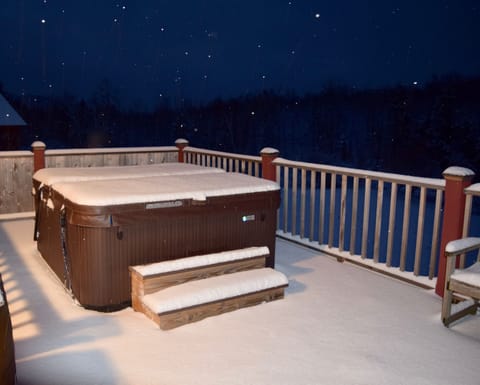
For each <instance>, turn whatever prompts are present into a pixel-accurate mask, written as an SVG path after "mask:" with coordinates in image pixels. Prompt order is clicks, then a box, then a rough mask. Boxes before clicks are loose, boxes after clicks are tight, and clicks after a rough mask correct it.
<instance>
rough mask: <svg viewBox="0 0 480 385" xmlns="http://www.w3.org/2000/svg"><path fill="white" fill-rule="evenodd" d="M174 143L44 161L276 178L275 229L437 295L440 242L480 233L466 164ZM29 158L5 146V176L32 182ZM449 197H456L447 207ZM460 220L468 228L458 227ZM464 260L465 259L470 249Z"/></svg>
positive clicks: (49, 154) (57, 154)
mask: <svg viewBox="0 0 480 385" xmlns="http://www.w3.org/2000/svg"><path fill="white" fill-rule="evenodd" d="M38 143H40V144H42V145H43V143H41V142H38ZM43 146H44V145H43ZM175 146H176V147H173V146H171V147H170V146H169V147H143V148H128V149H125V148H116V149H94V150H92V149H80V150H47V151H45V147H42V146H40V149H39V151H40V152H43V154H40V155H41V156H43V162H44V163H45V165H46V167H76V166H83V167H85V166H106V165H128V164H148V163H162V162H172V161H173V162H175V161H179V162H186V163H192V164H197V165H201V166H205V167H217V168H222V169H224V170H226V171H230V172H240V173H244V174H248V175H252V176H257V177H260V176H262V177H264V178H267V179H272V180H276V181H277V182H278V183H279V184H280V186H281V187H282V202H281V206H280V210H279V212H278V229H277V235H278V236H281V237H283V238H286V239H289V240H292V241H295V242H299V243H302V244H305V245H307V246H309V247H314V248H317V249H319V250H321V251H323V252H326V253H329V254H331V255H334V256H336V257H337V258H339V260H350V261H351V262H354V263H360V264H362V265H365V266H367V267H369V268H373V269H375V270H379V271H382V272H385V273H387V274H390V275H395V276H399V277H400V278H402V279H407V280H410V281H413V282H416V283H418V284H420V285H423V286H425V287H435V286H436V292H437V293H439V294H440V293H441V292H443V289H442V285H443V281H442V279H443V278H442V274H443V273H444V272H443V266H442V264H443V260H442V258H441V256H442V255H443V251H442V245H443V244H444V243H445V242H448V241H449V240H452V239H453V238H452V237H457V238H460V237H462V236H463V237H466V236H479V235H480V234H474V233H473V234H472V231H471V230H472V229H476V228H480V226H478V225H479V224H480V220H479V216H478V215H474V213H473V211H474V210H473V209H472V207H473V206H474V205H473V199H474V198H475V197H477V198H478V197H480V184H475V185H472V186H470V187H468V186H469V184H470V180H471V178H473V175H474V174H473V172H472V171H471V170H468V169H464V168H459V167H450V168H448V169H447V170H445V172H444V175H443V176H444V178H422V177H415V176H407V175H400V174H393V173H383V172H375V171H369V170H360V169H353V168H347V167H336V166H330V165H322V164H314V163H305V162H294V161H290V160H286V159H282V158H279V157H278V151H277V150H275V149H270V148H265V149H263V150H262V152H261V156H249V155H242V154H235V153H228V152H222V151H212V150H207V149H201V148H195V147H190V146H189V143H188V141H187V140H185V139H179V140H177V141H176V142H175ZM33 150H34V151H33V152H35V148H34V149H33ZM32 155H33V154H32V153H30V152H25V151H22V152H14V153H11V152H8V153H6V152H4V153H3V157H2V153H1V152H0V161H1V162H0V171H1V172H2V173H4V174H5V178H4V180H5V181H6V182H8V181H9V180H12V181H13V182H15V181H16V182H18V181H20V182H22V183H21V184H20V185H21V186H27V185H28V183H24V182H25V181H26V180H27V179H28V180H31V173H32V171H33V170H32V166H33V168H34V169H36V168H35V165H34V164H33V163H35V162H34V161H33V160H32V158H34V156H32ZM25 157H26V158H25ZM24 158H25V159H24ZM9 162H10V163H9ZM24 166H25V167H24ZM11 170H13V172H14V173H13V174H12V171H11ZM465 173H466V174H465ZM12 175H13V177H12ZM7 184H8V183H7ZM20 185H18V183H17V184H15V185H12V186H13V187H8V186H4V188H3V192H2V197H5V196H6V195H8V196H10V195H12V193H10V191H12V192H14V194H13V195H14V196H16V198H15V202H14V203H13V206H15V207H13V206H12V207H9V208H8V210H10V211H5V207H3V206H2V205H0V206H2V207H0V212H18V211H28V208H27V210H25V208H24V206H25V207H27V206H28V207H30V206H31V197H30V189H29V188H28V189H26V190H28V193H26V194H23V195H25V196H23V195H22V194H21V191H20V190H21V188H20V187H18V186H20ZM449 186H453V187H452V190H451V192H450V194H449V195H450V196H451V197H453V199H452V198H448V194H445V191H446V190H448V189H449ZM14 187H15V188H14ZM445 197H446V198H447V201H446V202H444V199H445ZM459 197H460V198H464V199H463V200H464V201H465V205H464V206H463V205H460V206H458V205H457V203H456V202H455V200H457V201H462V199H459ZM0 198H1V197H0ZM25 200H28V204H25V203H24V202H23V201H25ZM450 200H452V202H453V203H452V204H447V202H450ZM0 202H2V200H1V199H0ZM3 202H6V200H5V199H4V200H3ZM22 202H23V203H22ZM462 204H463V203H462ZM3 205H4V204H3ZM447 208H449V209H448V210H447ZM452 208H453V209H452ZM2 209H3V211H2ZM447 211H449V212H450V214H448V215H450V217H449V218H447ZM445 222H447V223H446V224H445ZM453 222H455V223H454V225H452V223H453ZM457 223H460V225H457ZM462 225H463V232H462V230H457V229H456V228H457V227H462ZM440 235H441V236H440ZM470 259H471V258H470ZM460 261H461V262H460V263H461V266H464V265H465V256H461V258H460ZM437 274H438V280H437V282H435V280H436V278H435V277H436V276H437ZM406 277H408V278H406ZM440 295H441V294H440Z"/></svg>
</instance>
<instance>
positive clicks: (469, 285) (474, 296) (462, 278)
mask: <svg viewBox="0 0 480 385" xmlns="http://www.w3.org/2000/svg"><path fill="white" fill-rule="evenodd" d="M476 249H480V238H462V239H457V240H455V241H451V242H449V243H448V244H447V246H446V247H445V256H446V258H447V264H446V271H445V291H444V295H443V303H442V321H443V324H444V325H445V326H447V327H448V326H449V325H450V324H451V323H452V322H454V321H456V320H458V319H460V318H462V317H464V316H466V315H468V314H476V312H477V308H478V307H479V300H480V261H477V262H476V263H474V264H473V265H472V266H470V267H468V268H466V269H455V261H456V256H457V255H459V254H464V253H467V252H469V251H472V250H476ZM455 298H467V299H471V300H473V303H471V301H468V302H467V301H464V302H462V303H459V304H457V305H455V306H454V310H455V311H454V313H453V314H452V302H453V301H454V299H455ZM456 307H458V309H455V308H456Z"/></svg>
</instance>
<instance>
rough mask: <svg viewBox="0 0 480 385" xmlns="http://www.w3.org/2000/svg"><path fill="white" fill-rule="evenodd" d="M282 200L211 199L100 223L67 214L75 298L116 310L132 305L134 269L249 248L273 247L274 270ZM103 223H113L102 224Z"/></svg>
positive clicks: (265, 196) (266, 196) (116, 215)
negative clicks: (277, 219)
mask: <svg viewBox="0 0 480 385" xmlns="http://www.w3.org/2000/svg"><path fill="white" fill-rule="evenodd" d="M279 202H280V197H279V192H278V191H273V192H267V193H255V194H244V195H241V196H230V197H218V198H210V199H208V200H207V202H205V203H204V204H201V205H198V204H191V203H184V205H182V206H181V207H175V208H167V209H165V208H163V209H155V210H134V211H129V210H126V211H120V212H115V211H112V213H111V214H110V215H109V216H108V215H107V216H106V215H105V214H101V215H100V218H101V219H100V220H97V219H92V218H93V217H92V218H90V219H89V215H88V214H81V215H76V214H75V215H73V214H72V215H67V217H69V218H70V219H69V220H68V225H67V229H66V235H67V237H66V240H67V259H66V262H67V270H69V272H70V282H69V283H71V287H72V292H73V295H74V296H75V297H76V298H77V300H78V301H79V302H80V304H82V305H83V306H85V307H88V308H94V309H100V310H115V309H116V308H121V307H124V306H127V305H128V304H129V302H130V279H129V272H128V267H129V266H132V265H141V264H147V263H152V262H158V261H163V260H169V259H177V258H183V257H188V256H193V255H201V254H208V253H213V252H219V251H225V250H234V249H239V248H244V247H250V246H268V248H269V249H270V252H271V256H270V257H269V259H268V262H267V264H268V266H270V267H273V266H274V263H275V231H276V218H277V208H278V206H279ZM114 209H115V208H114V207H112V210H114ZM67 211H68V208H67ZM97 217H98V216H97ZM107 218H108V219H107ZM104 221H108V222H109V223H110V224H111V225H110V226H98V224H99V223H101V222H104ZM90 222H91V223H90ZM89 223H90V224H89ZM92 224H95V226H92Z"/></svg>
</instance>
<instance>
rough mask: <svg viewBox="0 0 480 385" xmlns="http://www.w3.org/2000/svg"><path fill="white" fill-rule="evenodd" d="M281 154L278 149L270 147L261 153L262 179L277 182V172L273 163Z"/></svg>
mask: <svg viewBox="0 0 480 385" xmlns="http://www.w3.org/2000/svg"><path fill="white" fill-rule="evenodd" d="M279 154H280V152H279V151H278V150H277V149H275V148H270V147H265V148H263V149H262V150H261V151H260V155H261V157H262V177H263V178H264V179H268V180H272V181H274V182H276V181H277V171H276V167H275V165H274V164H273V161H274V160H275V158H277V157H278V155H279Z"/></svg>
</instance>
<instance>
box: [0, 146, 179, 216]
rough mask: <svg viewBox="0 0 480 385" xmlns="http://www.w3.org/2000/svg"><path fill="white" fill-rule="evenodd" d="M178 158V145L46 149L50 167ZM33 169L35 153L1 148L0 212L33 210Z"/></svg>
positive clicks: (145, 162)
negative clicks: (0, 183)
mask: <svg viewBox="0 0 480 385" xmlns="http://www.w3.org/2000/svg"><path fill="white" fill-rule="evenodd" d="M177 160H178V148H177V147H175V146H164V147H131V148H95V149H91V148H89V149H68V150H46V151H45V166H46V167H102V166H133V165H145V164H157V163H167V162H177ZM33 172H34V154H33V152H30V151H0V180H1V181H2V188H1V190H0V214H7V213H20V212H28V211H32V210H33V200H32V175H33Z"/></svg>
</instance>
